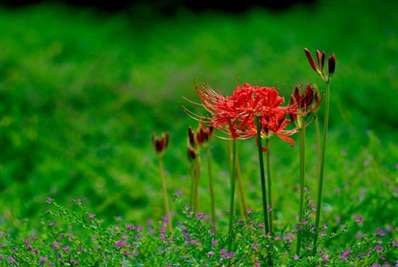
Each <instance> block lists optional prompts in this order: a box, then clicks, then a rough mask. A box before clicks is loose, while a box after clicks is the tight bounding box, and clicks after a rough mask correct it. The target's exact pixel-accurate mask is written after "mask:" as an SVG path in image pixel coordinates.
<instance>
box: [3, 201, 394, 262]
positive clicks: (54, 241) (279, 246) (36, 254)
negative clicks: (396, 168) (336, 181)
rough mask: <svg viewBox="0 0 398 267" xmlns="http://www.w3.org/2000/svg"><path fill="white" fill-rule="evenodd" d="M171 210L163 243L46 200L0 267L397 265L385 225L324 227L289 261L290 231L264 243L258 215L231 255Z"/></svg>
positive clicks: (182, 211) (150, 231)
mask: <svg viewBox="0 0 398 267" xmlns="http://www.w3.org/2000/svg"><path fill="white" fill-rule="evenodd" d="M176 205H177V206H178V207H179V209H178V210H179V213H177V214H178V215H179V216H178V221H177V224H176V225H177V226H176V228H175V231H174V232H173V234H172V235H171V234H170V232H166V225H165V222H159V223H155V224H149V225H148V226H147V227H146V228H145V229H144V228H142V227H139V226H135V225H132V224H128V223H126V222H125V221H124V220H122V219H118V220H117V221H116V222H114V224H112V225H109V226H104V224H103V222H102V221H101V220H99V219H97V218H95V216H94V215H93V214H92V213H89V212H88V211H87V210H86V209H85V207H84V206H83V205H82V204H81V202H80V201H79V200H78V201H76V202H75V205H74V206H73V209H72V210H68V209H65V208H64V207H62V206H60V205H58V204H57V203H55V202H53V201H52V200H50V201H49V204H48V207H47V208H46V211H45V213H44V214H43V218H42V221H41V224H40V225H38V226H37V228H36V227H34V228H30V227H29V228H27V227H25V226H22V227H21V228H20V229H16V230H17V231H16V233H17V234H15V233H10V232H5V233H2V235H1V237H0V241H1V242H2V244H3V245H2V247H1V248H0V259H1V260H2V261H1V262H2V264H3V265H6V264H9V265H18V266H35V265H44V266H53V265H56V266H76V265H79V266H119V265H121V266H147V265H151V266H168V265H172V266H221V265H230V264H231V265H233V266H250V265H257V264H261V263H264V262H265V258H266V254H267V253H271V255H272V259H273V260H272V261H273V264H274V265H275V266H313V265H316V264H321V265H323V266H370V265H371V264H377V263H379V264H388V263H389V264H394V263H395V261H396V260H398V253H397V249H396V248H397V246H398V241H397V237H398V236H397V235H398V233H397V228H396V226H392V225H389V226H387V227H385V228H378V229H372V230H373V231H372V232H370V233H369V234H364V233H362V232H361V230H362V227H363V225H364V222H363V221H362V218H361V220H359V219H358V218H355V220H354V219H350V220H349V221H348V222H347V223H346V224H340V225H339V226H338V228H337V229H335V230H333V231H332V229H331V228H330V227H328V226H325V227H324V228H323V230H322V232H321V239H320V253H319V255H317V256H315V257H314V256H312V255H311V253H309V252H310V251H311V249H310V248H309V249H308V250H307V253H306V254H304V256H302V257H297V256H296V255H294V236H295V230H294V229H292V228H291V226H289V227H287V228H284V229H276V231H275V234H274V237H273V238H270V237H269V236H268V237H267V236H265V235H264V231H263V227H264V225H262V223H261V213H259V214H255V213H250V216H249V218H248V220H247V221H238V222H236V225H235V228H234V229H235V234H236V239H235V242H234V247H233V252H231V251H227V250H226V249H225V247H226V246H227V239H228V238H227V235H226V234H223V233H222V232H221V231H218V232H217V233H215V234H214V233H213V232H212V230H211V224H210V221H209V220H208V218H207V217H206V216H205V215H204V214H201V213H198V214H197V215H196V216H195V215H194V214H193V213H192V211H191V210H190V209H188V208H184V207H183V201H182V200H181V199H179V198H177V199H176ZM365 222H366V218H365ZM13 230H14V229H13ZM308 235H313V232H311V233H309V234H308ZM352 236H356V237H355V239H352ZM347 237H349V239H347ZM390 266H391V265H390Z"/></svg>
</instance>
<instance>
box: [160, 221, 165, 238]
mask: <svg viewBox="0 0 398 267" xmlns="http://www.w3.org/2000/svg"><path fill="white" fill-rule="evenodd" d="M160 239H161V240H162V241H166V226H165V224H164V225H162V227H160Z"/></svg>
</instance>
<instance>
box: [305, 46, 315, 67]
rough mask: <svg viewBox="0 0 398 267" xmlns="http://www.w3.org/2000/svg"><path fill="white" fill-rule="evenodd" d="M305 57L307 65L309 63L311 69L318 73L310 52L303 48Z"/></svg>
mask: <svg viewBox="0 0 398 267" xmlns="http://www.w3.org/2000/svg"><path fill="white" fill-rule="evenodd" d="M304 52H305V56H306V57H307V60H308V63H310V66H311V68H312V69H313V70H314V71H315V72H318V68H317V66H316V64H315V61H314V59H313V58H312V55H311V52H310V50H308V48H304Z"/></svg>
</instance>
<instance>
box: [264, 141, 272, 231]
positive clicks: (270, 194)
mask: <svg viewBox="0 0 398 267" xmlns="http://www.w3.org/2000/svg"><path fill="white" fill-rule="evenodd" d="M265 147H266V148H267V153H266V155H265V158H266V161H267V183H268V216H269V219H268V221H269V233H270V234H271V235H272V187H271V185H272V184H271V164H270V147H269V138H267V139H265Z"/></svg>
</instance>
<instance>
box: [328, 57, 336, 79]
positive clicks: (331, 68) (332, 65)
mask: <svg viewBox="0 0 398 267" xmlns="http://www.w3.org/2000/svg"><path fill="white" fill-rule="evenodd" d="M335 69H336V55H334V54H333V55H331V56H330V57H329V60H328V70H329V75H332V74H333V73H334V71H335Z"/></svg>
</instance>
